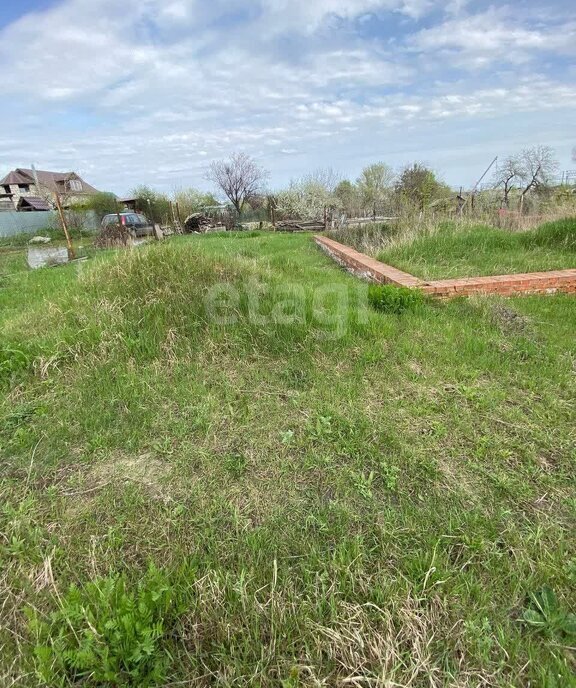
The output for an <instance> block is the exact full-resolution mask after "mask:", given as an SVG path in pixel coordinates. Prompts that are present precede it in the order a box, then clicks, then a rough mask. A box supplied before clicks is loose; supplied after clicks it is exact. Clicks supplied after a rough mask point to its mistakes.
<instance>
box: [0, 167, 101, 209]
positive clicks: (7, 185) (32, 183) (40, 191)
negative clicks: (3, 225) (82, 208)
mask: <svg viewBox="0 0 576 688" xmlns="http://www.w3.org/2000/svg"><path fill="white" fill-rule="evenodd" d="M56 193H58V194H60V196H61V197H62V204H63V205H65V206H67V205H71V204H72V203H76V202H81V201H82V200H85V199H86V197H88V196H91V195H93V194H95V193H98V189H95V188H94V187H93V186H91V185H90V184H88V183H87V182H85V181H84V180H83V179H82V178H81V177H80V176H79V175H77V174H76V172H47V171H46V170H29V169H25V168H23V167H18V168H16V169H15V170H12V172H9V173H8V174H7V175H6V176H5V177H4V179H1V180H0V210H26V211H39V210H52V209H53V208H54V207H55V198H56Z"/></svg>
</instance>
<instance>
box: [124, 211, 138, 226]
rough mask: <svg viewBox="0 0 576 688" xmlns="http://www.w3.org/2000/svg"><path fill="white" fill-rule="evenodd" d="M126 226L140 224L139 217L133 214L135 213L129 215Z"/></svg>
mask: <svg viewBox="0 0 576 688" xmlns="http://www.w3.org/2000/svg"><path fill="white" fill-rule="evenodd" d="M126 224H127V225H137V224H139V220H138V215H135V214H133V213H130V214H129V215H126Z"/></svg>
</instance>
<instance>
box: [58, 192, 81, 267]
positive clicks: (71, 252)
mask: <svg viewBox="0 0 576 688" xmlns="http://www.w3.org/2000/svg"><path fill="white" fill-rule="evenodd" d="M54 195H55V197H56V207H57V208H58V215H59V216H60V222H61V224H62V229H63V230H64V235H65V236H66V244H67V245H68V260H74V258H76V254H75V253H74V248H73V246H72V240H71V239H70V233H69V232H68V225H67V224H66V218H65V217H64V210H63V209H62V203H61V202H60V194H59V193H58V192H57V191H55V192H54Z"/></svg>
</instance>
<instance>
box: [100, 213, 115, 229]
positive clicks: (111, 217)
mask: <svg viewBox="0 0 576 688" xmlns="http://www.w3.org/2000/svg"><path fill="white" fill-rule="evenodd" d="M114 218H116V215H104V218H103V219H102V225H103V226H104V227H108V225H111V224H113V223H114ZM116 222H118V218H116Z"/></svg>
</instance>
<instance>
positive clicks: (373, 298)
mask: <svg viewBox="0 0 576 688" xmlns="http://www.w3.org/2000/svg"><path fill="white" fill-rule="evenodd" d="M368 301H369V303H370V305H371V306H372V308H374V309H375V310H377V311H381V312H382V313H403V312H404V311H415V310H418V309H419V308H420V307H421V306H422V304H423V303H424V294H423V293H422V292H421V291H420V290H419V289H410V288H408V287H395V286H393V285H391V284H385V285H380V284H371V285H370V286H369V287H368Z"/></svg>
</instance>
